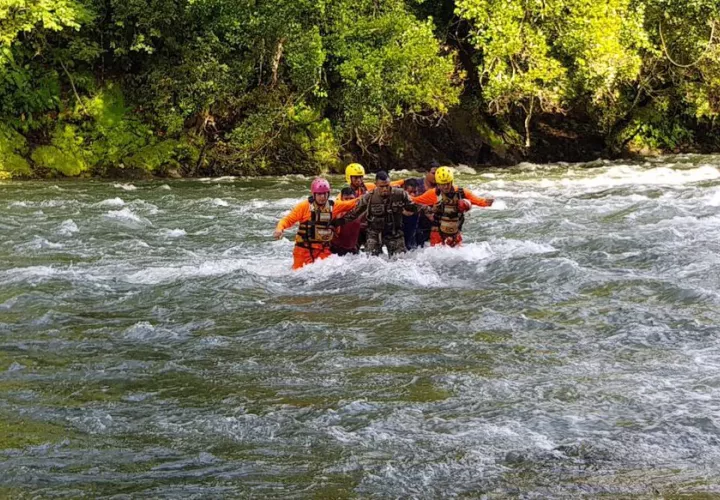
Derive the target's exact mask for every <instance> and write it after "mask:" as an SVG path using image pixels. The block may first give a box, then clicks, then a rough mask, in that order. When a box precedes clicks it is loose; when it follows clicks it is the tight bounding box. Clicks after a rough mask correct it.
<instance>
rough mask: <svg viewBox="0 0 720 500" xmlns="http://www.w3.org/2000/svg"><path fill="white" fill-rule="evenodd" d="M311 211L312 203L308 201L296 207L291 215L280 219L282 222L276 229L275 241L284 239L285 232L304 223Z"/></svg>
mask: <svg viewBox="0 0 720 500" xmlns="http://www.w3.org/2000/svg"><path fill="white" fill-rule="evenodd" d="M309 209H310V202H308V201H307V200H305V201H303V202H301V203H298V204H297V205H295V208H293V209H292V210H291V211H290V213H289V214H287V215H286V216H285V217H283V218H282V219H280V222H278V225H277V227H276V228H275V232H274V233H273V236H274V237H275V239H276V240H279V239H280V238H282V235H283V231H285V230H286V229H288V228H291V227H293V226H294V225H295V224H297V223H298V222H301V221H303V220H304V219H305V218H306V217H307V215H308V212H309V211H310V210H309Z"/></svg>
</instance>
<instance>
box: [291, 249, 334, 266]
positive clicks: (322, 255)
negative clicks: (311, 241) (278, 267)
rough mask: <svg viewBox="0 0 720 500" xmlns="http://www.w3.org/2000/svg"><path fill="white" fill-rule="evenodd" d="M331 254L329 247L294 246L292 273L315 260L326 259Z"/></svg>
mask: <svg viewBox="0 0 720 500" xmlns="http://www.w3.org/2000/svg"><path fill="white" fill-rule="evenodd" d="M331 255H332V253H331V252H330V248H329V247H314V248H302V247H299V246H295V248H294V249H293V266H292V268H293V271H295V270H297V269H300V268H301V267H304V266H306V265H308V264H313V263H314V262H315V261H317V260H322V259H327V258H328V257H330V256H331Z"/></svg>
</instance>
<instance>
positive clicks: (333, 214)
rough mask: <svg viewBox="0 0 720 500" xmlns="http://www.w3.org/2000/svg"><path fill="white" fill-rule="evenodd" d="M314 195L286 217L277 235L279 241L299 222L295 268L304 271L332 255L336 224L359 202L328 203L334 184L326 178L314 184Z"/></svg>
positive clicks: (276, 229)
mask: <svg viewBox="0 0 720 500" xmlns="http://www.w3.org/2000/svg"><path fill="white" fill-rule="evenodd" d="M310 192H311V196H310V198H308V199H307V200H304V201H302V202H300V203H298V204H297V205H296V206H295V208H293V209H292V211H291V212H290V213H289V214H288V215H287V216H285V217H283V218H282V219H281V220H280V222H278V225H277V227H276V228H275V232H274V233H273V236H274V237H275V239H276V240H279V239H280V238H282V237H283V232H284V231H285V230H286V229H289V228H291V227H292V226H294V225H295V224H297V223H299V224H300V227H299V228H298V231H297V234H296V235H295V248H294V250H293V269H300V268H301V267H303V266H304V265H306V264H312V263H313V262H315V261H316V260H320V259H325V258H327V257H329V256H330V255H331V253H330V242H331V241H332V239H333V236H334V234H335V231H334V227H333V225H332V222H333V220H335V219H337V218H340V217H342V216H343V215H344V214H345V212H347V211H348V210H350V209H351V208H353V207H354V206H355V204H356V203H357V200H354V199H353V200H349V201H341V200H338V201H335V202H333V201H330V200H328V197H329V196H330V183H329V182H328V181H327V180H325V179H322V178H317V179H315V180H314V181H313V182H312V185H311V186H310Z"/></svg>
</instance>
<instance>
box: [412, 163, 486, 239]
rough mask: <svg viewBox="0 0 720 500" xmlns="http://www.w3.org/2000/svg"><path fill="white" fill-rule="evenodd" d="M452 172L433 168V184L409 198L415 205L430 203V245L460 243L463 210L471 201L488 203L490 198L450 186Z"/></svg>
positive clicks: (471, 203)
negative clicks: (434, 183) (431, 220)
mask: <svg viewBox="0 0 720 500" xmlns="http://www.w3.org/2000/svg"><path fill="white" fill-rule="evenodd" d="M453 180H454V175H453V173H452V170H450V169H449V168H448V167H440V168H438V169H437V171H436V172H435V182H436V183H437V187H436V188H435V189H431V190H428V191H426V192H425V193H424V194H422V195H421V196H417V197H415V198H413V199H412V201H413V203H416V204H418V205H428V206H430V207H432V209H431V212H432V218H433V226H432V230H431V231H430V245H432V246H436V245H448V246H451V247H454V246H459V245H460V244H461V243H462V226H463V223H464V222H465V212H467V211H468V210H470V208H471V207H472V205H476V206H478V207H489V206H491V205H492V204H493V201H495V200H493V199H486V198H480V197H479V196H475V195H474V194H473V193H471V192H470V191H468V190H467V189H463V188H456V187H455V186H453Z"/></svg>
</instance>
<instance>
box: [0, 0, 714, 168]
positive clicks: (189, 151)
mask: <svg viewBox="0 0 720 500" xmlns="http://www.w3.org/2000/svg"><path fill="white" fill-rule="evenodd" d="M719 21H720V2H718V0H602V1H597V0H273V1H263V0H0V177H9V176H27V175H39V176H46V175H54V174H60V175H67V176H76V175H82V174H91V173H92V174H101V175H103V174H106V175H118V174H122V173H123V172H137V171H149V172H153V173H157V174H168V173H169V174H172V175H175V174H177V175H199V174H202V175H213V174H225V173H282V172H291V171H293V172H314V171H316V170H318V169H323V170H332V169H338V168H341V166H342V163H343V162H344V161H345V160H347V159H348V158H347V157H348V156H353V157H354V158H357V159H360V160H361V161H364V162H365V163H370V164H375V165H379V164H392V165H399V164H405V165H409V166H413V164H414V163H415V162H418V161H423V160H427V155H428V154H429V153H432V154H433V155H434V156H436V157H438V158H439V159H441V160H447V161H485V160H497V159H500V158H505V159H506V160H514V159H519V158H522V157H528V158H542V157H543V148H545V149H552V151H554V153H555V154H556V155H558V159H565V157H571V156H573V154H574V153H577V154H579V155H582V154H583V151H585V150H583V149H582V148H578V145H582V144H584V143H585V144H592V147H591V148H589V149H588V150H587V151H585V154H589V152H591V154H596V153H597V152H598V151H602V152H603V153H604V154H610V155H612V154H618V153H621V152H623V151H626V150H628V149H640V148H650V149H660V150H677V149H692V148H698V147H705V148H715V147H717V145H718V144H717V143H720V139H718V138H717V135H718V134H717V133H716V132H715V129H714V126H715V119H716V117H717V115H718V113H720V44H719V43H718V39H720V33H717V31H718V30H717V29H716V27H717V26H718V24H719ZM563 141H565V142H563ZM570 145H573V147H574V148H575V149H572V148H570ZM566 146H567V148H566ZM548 147H550V148H548ZM568 148H569V149H568Z"/></svg>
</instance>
